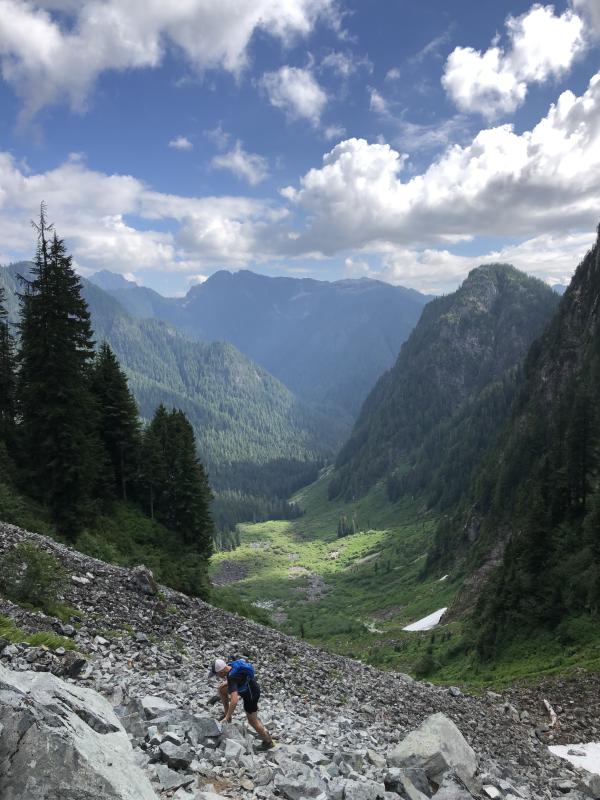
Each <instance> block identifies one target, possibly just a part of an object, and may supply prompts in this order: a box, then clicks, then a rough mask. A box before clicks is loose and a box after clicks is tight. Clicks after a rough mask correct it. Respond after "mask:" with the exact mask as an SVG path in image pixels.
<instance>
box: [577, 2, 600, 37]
mask: <svg viewBox="0 0 600 800" xmlns="http://www.w3.org/2000/svg"><path fill="white" fill-rule="evenodd" d="M571 4H572V6H573V8H574V9H575V11H576V12H577V13H578V14H580V15H581V16H582V17H583V18H584V19H585V20H586V22H587V23H588V33H589V34H590V36H592V37H596V38H598V37H600V3H599V2H598V0H571Z"/></svg>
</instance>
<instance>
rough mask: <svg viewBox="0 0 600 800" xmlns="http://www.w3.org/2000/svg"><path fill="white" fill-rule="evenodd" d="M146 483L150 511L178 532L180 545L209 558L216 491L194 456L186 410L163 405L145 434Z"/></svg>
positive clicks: (193, 439)
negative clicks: (168, 408)
mask: <svg viewBox="0 0 600 800" xmlns="http://www.w3.org/2000/svg"><path fill="white" fill-rule="evenodd" d="M142 469H143V474H142V483H143V486H144V490H145V491H144V493H145V495H146V497H148V498H149V502H150V505H151V512H150V513H151V516H155V517H156V519H158V520H159V521H160V522H162V523H163V524H164V525H165V526H166V527H167V528H169V529H170V530H172V531H175V532H176V533H177V534H179V537H180V540H181V542H182V544H184V545H186V546H191V547H192V548H193V550H194V552H195V553H197V554H199V555H200V556H201V557H202V558H204V559H208V558H209V556H210V554H211V552H212V544H213V534H214V524H213V520H212V517H211V512H210V504H211V501H212V492H211V490H210V487H209V485H208V479H207V476H206V472H205V471H204V467H203V466H202V464H201V463H200V462H199V461H198V458H197V455H196V441H195V437H194V431H193V429H192V426H191V425H190V423H189V421H188V419H187V417H186V416H185V414H184V413H183V411H176V410H175V409H173V411H171V412H170V413H169V412H167V410H166V409H165V407H164V406H163V405H160V406H159V407H158V408H157V409H156V412H155V415H154V418H153V419H152V422H151V423H150V426H149V427H148V429H147V431H146V432H145V434H144V443H143V450H142Z"/></svg>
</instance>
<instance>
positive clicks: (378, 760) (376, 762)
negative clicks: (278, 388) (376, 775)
mask: <svg viewBox="0 0 600 800" xmlns="http://www.w3.org/2000/svg"><path fill="white" fill-rule="evenodd" d="M367 760H368V761H369V762H370V763H371V764H373V766H374V767H378V768H379V769H383V768H384V767H386V766H387V761H386V760H385V758H384V756H382V755H381V753H376V752H375V751H374V750H367Z"/></svg>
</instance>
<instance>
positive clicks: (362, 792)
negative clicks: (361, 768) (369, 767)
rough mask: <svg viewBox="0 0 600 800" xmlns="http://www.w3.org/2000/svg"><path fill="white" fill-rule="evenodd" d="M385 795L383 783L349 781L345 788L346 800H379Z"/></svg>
mask: <svg viewBox="0 0 600 800" xmlns="http://www.w3.org/2000/svg"><path fill="white" fill-rule="evenodd" d="M384 794H385V786H384V785H383V783H375V781H353V780H347V781H346V785H345V787H344V800H378V798H382V797H383V796H384Z"/></svg>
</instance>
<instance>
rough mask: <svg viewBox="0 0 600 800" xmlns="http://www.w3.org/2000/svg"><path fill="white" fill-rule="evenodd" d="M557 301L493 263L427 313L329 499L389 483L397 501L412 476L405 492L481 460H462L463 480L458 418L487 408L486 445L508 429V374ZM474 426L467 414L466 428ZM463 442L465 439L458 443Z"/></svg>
mask: <svg viewBox="0 0 600 800" xmlns="http://www.w3.org/2000/svg"><path fill="white" fill-rule="evenodd" d="M558 302H559V298H558V297H557V296H556V294H555V293H554V292H552V290H551V289H550V288H549V287H548V286H546V285H545V284H543V283H542V282H541V281H538V280H536V279H535V278H531V277H529V276H527V275H525V274H523V273H521V272H519V271H518V270H516V269H514V268H513V267H510V266H507V265H498V264H496V265H490V266H484V267H479V268H478V269H475V270H473V271H472V272H470V273H469V276H468V277H467V279H466V280H465V281H464V283H463V284H462V286H461V287H460V288H459V289H458V290H457V291H456V292H454V293H453V294H450V295H447V296H445V297H441V298H437V299H436V300H432V301H431V302H430V303H429V304H428V305H427V306H425V308H424V310H423V314H422V316H421V319H420V320H419V323H418V324H417V326H416V327H415V329H414V331H413V332H412V333H411V335H410V337H409V338H408V340H407V341H406V342H405V343H404V345H403V346H402V349H401V351H400V355H399V356H398V359H397V361H396V363H395V365H394V367H393V368H392V369H391V370H389V372H387V373H385V375H383V376H382V377H381V379H380V380H379V381H378V383H377V384H376V386H375V388H374V389H373V391H372V392H371V394H370V395H369V397H368V398H367V400H366V401H365V403H364V405H363V407H362V409H361V413H360V415H359V417H358V420H357V422H356V425H355V427H354V430H353V433H352V436H351V437H350V439H349V441H348V442H347V443H346V444H345V445H344V447H343V448H342V450H341V452H340V454H339V456H338V459H337V463H336V476H335V478H334V480H333V481H332V485H331V492H332V496H337V495H340V494H341V495H343V496H344V497H346V498H351V497H353V496H359V495H360V494H362V493H364V492H365V491H366V490H367V489H368V488H369V487H370V486H372V485H373V484H374V483H376V482H377V481H378V480H380V479H381V478H383V477H386V478H389V477H390V476H395V479H396V482H395V483H394V482H392V486H391V490H392V496H399V494H400V493H401V492H402V490H403V483H402V480H403V479H404V477H405V475H406V473H407V472H410V470H411V468H413V467H414V469H415V470H416V472H415V475H414V476H412V483H411V482H410V481H408V482H407V483H406V489H407V490H408V489H409V487H411V488H412V489H413V490H414V489H422V488H424V484H423V481H419V480H418V479H417V474H418V473H420V474H421V475H425V476H427V475H429V474H430V473H431V471H432V470H435V469H437V468H441V469H442V472H448V470H450V471H453V472H454V474H457V473H459V474H461V475H465V476H466V471H467V472H468V470H469V469H472V467H473V464H474V462H475V461H476V456H473V454H468V453H463V460H464V459H465V458H466V459H467V460H469V459H470V460H471V462H472V463H471V464H470V466H469V467H468V469H467V470H466V471H465V469H463V468H462V466H461V465H457V464H456V463H454V465H453V461H454V451H453V447H452V445H453V442H452V439H453V437H454V438H455V439H456V438H457V437H456V436H455V431H456V428H455V423H456V424H457V425H460V413H461V410H462V409H463V407H464V406H465V404H469V403H470V404H473V405H474V406H478V407H479V408H480V410H481V412H482V415H483V429H482V431H481V433H482V434H483V436H484V437H487V436H489V433H490V428H492V429H495V428H497V427H498V425H499V424H501V422H502V419H498V416H497V412H498V411H499V410H500V411H502V413H506V409H507V407H508V404H507V402H506V399H505V398H502V397H501V395H502V394H503V393H504V392H505V391H506V390H508V393H509V394H510V387H509V386H508V387H503V383H504V382H505V381H506V380H508V383H509V384H510V381H511V380H512V379H511V378H510V377H508V378H507V375H508V373H509V371H510V370H511V369H514V368H515V366H516V365H517V364H518V363H519V361H520V360H521V359H522V358H523V356H524V355H525V353H526V351H527V348H528V347H529V345H530V344H531V342H532V341H533V340H534V339H535V337H536V336H538V335H539V334H540V333H541V331H542V330H543V328H544V326H545V324H546V323H547V322H548V320H549V318H550V316H551V314H552V312H553V311H554V309H555V308H556V305H557V304H558ZM498 381H500V384H499V387H498V388H499V394H500V397H499V398H498V399H499V402H498V403H494V402H493V398H492V397H491V396H490V395H489V393H490V391H491V390H490V387H491V386H492V385H493V384H494V383H495V382H498ZM482 393H484V394H482ZM486 393H487V394H486ZM480 395H481V397H479V396H480ZM488 406H489V407H488ZM454 415H458V416H457V418H456V420H453V417H454ZM470 418H471V414H470V413H467V414H466V420H467V421H466V422H465V423H464V425H465V426H466V429H469V427H470V423H469V421H468V420H469V419H470ZM486 419H487V421H486ZM458 441H459V442H461V441H463V438H462V437H461V436H458ZM474 446H476V445H474ZM419 448H421V451H420V452H416V451H417V450H418V449H419ZM442 460H445V462H446V465H445V466H444V467H442V464H441V461H442ZM457 466H458V469H457ZM438 491H440V490H439V487H438ZM442 491H443V490H442Z"/></svg>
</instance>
